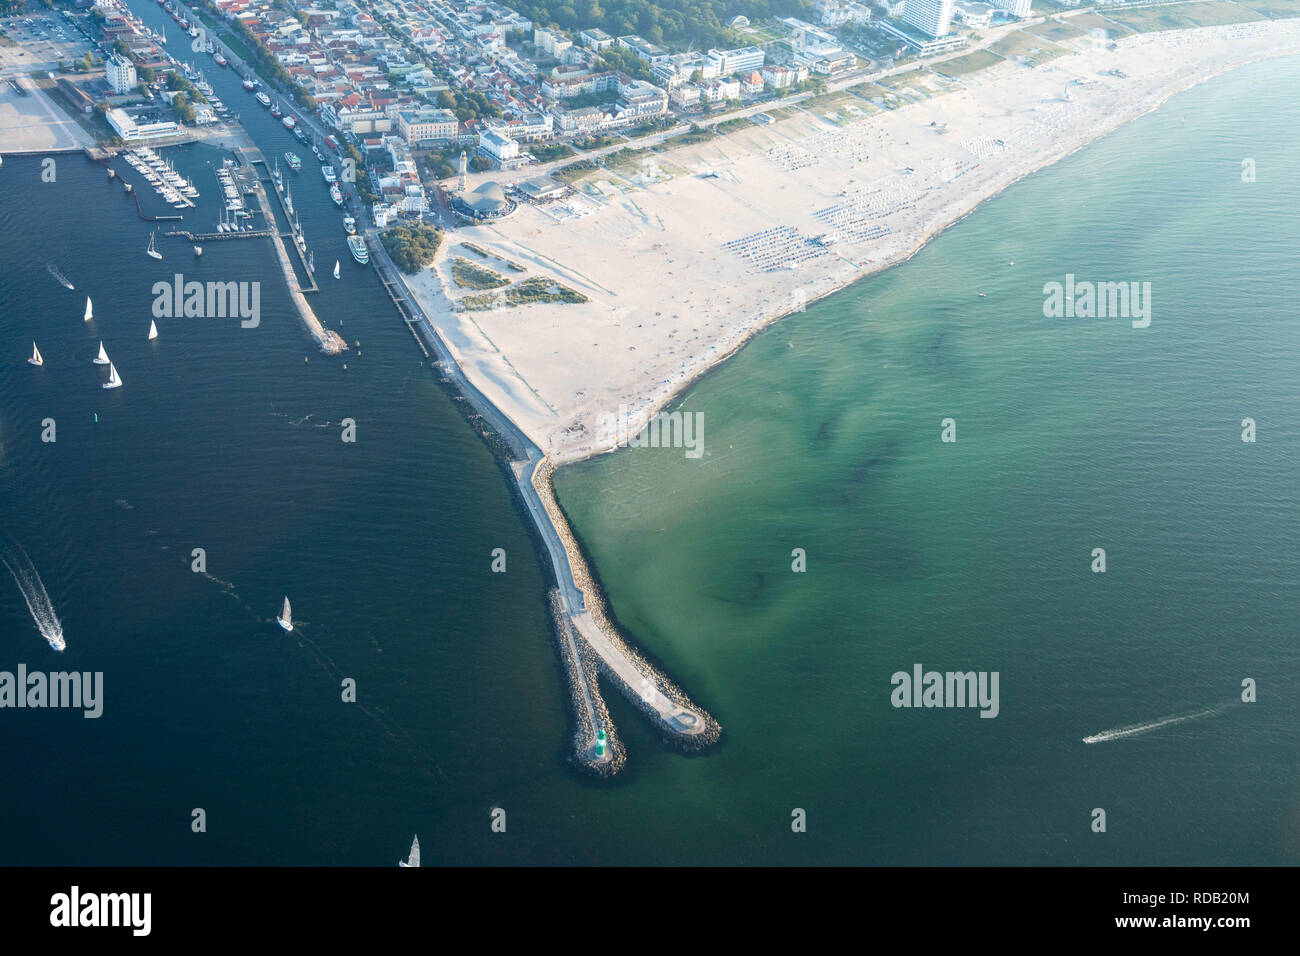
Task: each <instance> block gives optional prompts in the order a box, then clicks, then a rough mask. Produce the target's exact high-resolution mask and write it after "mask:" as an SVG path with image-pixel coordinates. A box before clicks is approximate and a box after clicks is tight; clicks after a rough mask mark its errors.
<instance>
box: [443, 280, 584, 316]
mask: <svg viewBox="0 0 1300 956" xmlns="http://www.w3.org/2000/svg"><path fill="white" fill-rule="evenodd" d="M586 301H587V297H586V296H585V295H583V294H582V293H581V292H578V291H576V290H574V289H570V288H569V287H568V286H566V285H561V284H560V283H558V282H556V281H555V280H554V279H544V278H542V277H541V276H534V277H533V278H531V279H525V280H524V281H523V282H520V283H519V284H518V285H513V286H511V287H510V288H508V289H504V290H501V291H498V292H494V293H492V294H491V295H467V296H465V298H463V299H461V300H460V307H461V308H462V309H463V310H465V311H466V312H486V311H487V310H489V309H496V308H501V307H505V308H511V307H513V306H517V305H530V304H539V303H549V302H563V303H569V304H577V303H580V302H586Z"/></svg>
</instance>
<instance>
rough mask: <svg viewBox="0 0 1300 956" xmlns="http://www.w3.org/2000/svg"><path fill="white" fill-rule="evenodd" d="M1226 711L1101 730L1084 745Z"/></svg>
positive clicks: (1222, 708) (1216, 709) (1222, 706)
mask: <svg viewBox="0 0 1300 956" xmlns="http://www.w3.org/2000/svg"><path fill="white" fill-rule="evenodd" d="M1227 709H1228V705H1227V704H1220V705H1219V706H1218V707H1211V708H1210V709H1209V710H1200V711H1197V712H1196V713H1194V714H1174V715H1173V716H1170V717H1161V718H1159V719H1158V720H1149V721H1147V722H1146V723H1144V724H1133V725H1132V726H1130V727H1116V728H1115V729H1114V730H1103V731H1102V732H1101V733H1099V734H1093V735H1092V736H1091V737H1084V738H1083V742H1084V743H1085V744H1104V743H1106V742H1107V741H1111V740H1119V739H1121V738H1123V737H1136V736H1137V735H1138V734H1145V733H1148V732H1150V731H1152V730H1159V729H1160V728H1161V727H1169V726H1172V725H1173V724H1182V723H1186V722H1187V721H1189V720H1197V719H1198V718H1201V717H1211V716H1213V715H1215V714H1221V713H1223V712H1224V711H1225V710H1227Z"/></svg>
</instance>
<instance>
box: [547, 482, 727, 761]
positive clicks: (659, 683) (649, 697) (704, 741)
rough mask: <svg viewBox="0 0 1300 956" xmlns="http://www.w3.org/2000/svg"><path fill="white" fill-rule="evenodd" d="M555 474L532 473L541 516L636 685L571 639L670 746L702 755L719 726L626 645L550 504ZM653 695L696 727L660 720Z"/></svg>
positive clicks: (593, 618)
mask: <svg viewBox="0 0 1300 956" xmlns="http://www.w3.org/2000/svg"><path fill="white" fill-rule="evenodd" d="M554 471H555V465H554V463H553V462H552V461H551V460H550V459H549V458H543V459H542V460H541V461H540V462H539V463H538V465H537V468H536V469H535V470H534V472H533V476H532V484H533V488H534V489H535V490H536V491H537V495H538V498H539V499H540V500H541V502H542V506H543V507H544V508H545V509H546V514H547V516H548V517H549V518H550V520H551V524H552V525H553V526H554V528H555V531H556V534H557V536H558V537H559V539H560V541H561V543H562V545H563V547H564V550H565V553H566V554H567V555H568V560H569V566H570V568H571V570H572V574H573V580H574V583H575V584H576V585H577V587H578V588H579V589H581V591H582V592H583V599H584V604H585V612H586V616H587V617H588V618H589V619H590V621H591V623H592V624H593V625H594V626H595V627H596V628H597V630H598V631H599V632H600V635H601V637H602V638H603V639H604V640H605V641H607V642H608V643H609V644H610V645H612V646H613V647H614V649H615V650H616V652H617V653H618V655H619V656H621V657H622V658H624V659H625V660H626V661H627V662H628V663H630V664H631V665H632V667H633V669H634V670H635V672H636V674H637V677H638V681H637V683H638V685H639V686H632V683H631V682H630V681H629V680H628V678H627V676H626V675H625V674H624V673H621V672H620V671H619V670H618V669H617V668H615V667H613V666H610V663H609V661H607V660H605V659H604V657H603V656H602V655H600V654H598V653H596V652H595V651H594V650H593V649H592V647H591V645H590V642H588V641H586V640H585V639H583V637H582V635H581V632H580V630H579V629H578V628H576V627H573V628H572V631H573V633H574V635H575V640H576V641H577V643H578V645H579V646H580V647H581V648H583V656H585V657H588V658H589V659H590V660H591V661H592V663H593V665H594V667H595V668H596V669H597V670H598V671H599V673H601V674H603V675H604V676H606V677H607V678H608V679H609V680H610V681H611V682H613V684H614V685H615V686H616V687H618V688H619V690H620V691H622V693H623V695H624V696H625V697H627V699H628V700H629V701H631V702H632V703H633V704H635V705H636V706H637V708H638V709H640V710H641V711H642V712H643V713H645V714H646V716H647V717H649V718H650V719H651V720H652V721H653V722H654V723H655V724H656V725H658V727H659V728H660V730H661V731H663V732H664V733H665V734H666V737H667V740H668V741H669V742H670V743H671V744H672V745H673V746H675V747H677V748H679V749H681V750H683V751H687V752H695V751H699V750H703V749H704V748H706V747H708V746H709V745H711V744H713V743H715V742H716V741H717V740H718V738H719V737H720V736H721V734H722V727H721V725H720V724H719V723H718V722H717V721H716V720H714V719H713V717H712V716H711V715H710V714H709V713H707V712H706V711H705V710H703V709H702V708H701V707H699V706H698V705H697V704H695V703H694V702H693V701H692V700H691V699H690V698H689V697H688V696H687V695H686V693H685V692H684V691H683V690H682V689H681V688H680V687H678V686H677V685H676V684H675V683H674V682H673V681H672V680H670V679H669V678H668V676H667V675H666V674H664V673H663V672H662V671H661V670H660V669H659V668H657V667H656V666H655V665H653V664H651V663H650V662H649V661H648V660H646V659H645V657H644V656H643V655H642V654H641V653H639V652H638V651H637V650H636V649H635V648H634V647H633V646H632V645H631V644H630V643H629V642H628V641H626V640H625V639H624V638H623V635H622V634H621V632H620V631H619V629H618V627H617V626H616V625H615V624H614V622H613V621H612V620H611V619H610V617H609V613H608V611H607V608H606V604H605V598H604V592H603V591H602V589H601V588H600V586H599V585H598V584H597V583H596V581H595V579H594V577H593V576H592V574H591V571H590V569H589V568H588V567H587V562H586V559H585V558H584V557H583V554H582V549H581V547H580V546H579V545H578V541H577V539H576V538H575V537H574V535H573V532H572V530H571V529H570V528H569V522H568V520H567V518H566V517H565V515H564V512H563V511H562V510H561V509H560V506H559V503H558V502H557V501H556V500H555V492H554V488H553V487H552V484H551V477H552V475H553V474H554ZM557 600H558V598H557ZM565 621H566V624H569V619H568V618H567V617H566V618H565ZM570 626H571V625H570ZM592 686H593V687H594V686H595V684H594V682H592ZM655 692H657V693H658V694H659V695H662V696H663V697H664V698H666V699H667V700H668V701H671V702H672V703H673V704H675V705H676V706H677V707H678V708H680V709H681V710H683V711H688V712H690V714H691V715H692V717H693V718H695V723H694V724H693V725H692V726H690V727H689V728H687V727H684V726H683V725H682V724H681V723H679V722H677V721H675V720H673V719H667V718H665V715H664V713H663V710H662V708H661V707H659V706H656V703H655ZM597 695H598V692H597Z"/></svg>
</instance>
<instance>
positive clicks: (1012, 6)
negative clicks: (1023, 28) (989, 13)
mask: <svg viewBox="0 0 1300 956" xmlns="http://www.w3.org/2000/svg"><path fill="white" fill-rule="evenodd" d="M987 2H988V5H989V6H991V7H992V8H993V9H995V10H1005V11H1006V12H1007V13H1009V14H1011V15H1012V16H1013V17H1021V18H1022V19H1023V18H1024V17H1027V16H1029V5H1030V4H1031V3H1032V2H1033V0H987Z"/></svg>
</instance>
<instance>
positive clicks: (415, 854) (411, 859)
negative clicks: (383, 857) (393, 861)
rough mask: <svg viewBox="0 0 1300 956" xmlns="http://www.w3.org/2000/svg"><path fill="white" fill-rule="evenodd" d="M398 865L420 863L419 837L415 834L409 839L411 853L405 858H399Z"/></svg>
mask: <svg viewBox="0 0 1300 956" xmlns="http://www.w3.org/2000/svg"><path fill="white" fill-rule="evenodd" d="M397 865H398V866H419V865H420V837H419V836H418V835H417V836H416V837H415V839H413V840H412V841H411V854H410V856H408V857H407V858H406V859H405V860H399V861H398V862H397Z"/></svg>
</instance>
